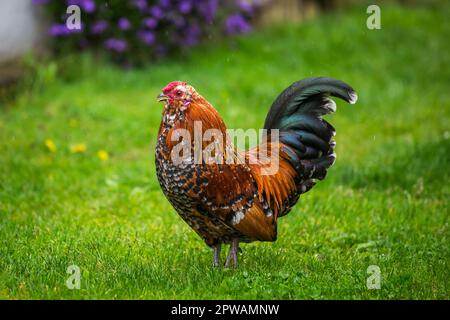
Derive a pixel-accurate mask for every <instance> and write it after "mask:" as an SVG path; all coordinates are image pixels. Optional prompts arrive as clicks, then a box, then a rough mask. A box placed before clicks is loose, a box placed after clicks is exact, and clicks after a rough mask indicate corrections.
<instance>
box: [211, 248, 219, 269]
mask: <svg viewBox="0 0 450 320" xmlns="http://www.w3.org/2000/svg"><path fill="white" fill-rule="evenodd" d="M213 250H214V254H213V266H214V267H218V266H219V264H220V243H219V244H217V245H215V246H214V247H213Z"/></svg>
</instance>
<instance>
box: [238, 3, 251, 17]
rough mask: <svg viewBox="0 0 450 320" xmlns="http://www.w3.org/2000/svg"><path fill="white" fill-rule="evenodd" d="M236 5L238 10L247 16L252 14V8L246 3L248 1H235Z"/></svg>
mask: <svg viewBox="0 0 450 320" xmlns="http://www.w3.org/2000/svg"><path fill="white" fill-rule="evenodd" d="M236 2H237V5H238V7H239V9H240V10H241V11H242V12H245V13H247V14H252V12H253V7H252V5H251V4H250V3H249V2H248V0H237V1H236Z"/></svg>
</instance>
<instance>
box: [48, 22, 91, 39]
mask: <svg viewBox="0 0 450 320" xmlns="http://www.w3.org/2000/svg"><path fill="white" fill-rule="evenodd" d="M81 31H83V25H81V29H69V28H67V26H66V25H65V24H57V23H55V24H53V25H52V26H51V27H50V29H49V30H48V33H49V34H50V35H51V36H53V37H61V36H67V35H69V34H71V33H79V32H81Z"/></svg>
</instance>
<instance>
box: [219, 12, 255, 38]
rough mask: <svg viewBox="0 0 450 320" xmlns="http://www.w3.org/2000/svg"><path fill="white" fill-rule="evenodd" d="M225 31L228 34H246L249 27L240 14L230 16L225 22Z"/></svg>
mask: <svg viewBox="0 0 450 320" xmlns="http://www.w3.org/2000/svg"><path fill="white" fill-rule="evenodd" d="M225 29H226V32H227V33H228V34H237V33H246V32H249V31H250V30H251V26H250V24H249V23H248V22H247V20H245V18H244V17H243V16H241V15H240V14H232V15H231V16H229V17H228V18H227V20H226V21H225Z"/></svg>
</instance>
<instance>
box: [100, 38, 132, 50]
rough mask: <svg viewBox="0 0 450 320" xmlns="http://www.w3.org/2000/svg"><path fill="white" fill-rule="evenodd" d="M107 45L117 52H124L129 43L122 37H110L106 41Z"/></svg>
mask: <svg viewBox="0 0 450 320" xmlns="http://www.w3.org/2000/svg"><path fill="white" fill-rule="evenodd" d="M105 47H106V48H108V49H110V50H112V51H116V52H124V51H125V50H127V48H128V43H127V42H126V41H125V40H122V39H116V38H109V39H108V40H106V41H105Z"/></svg>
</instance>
